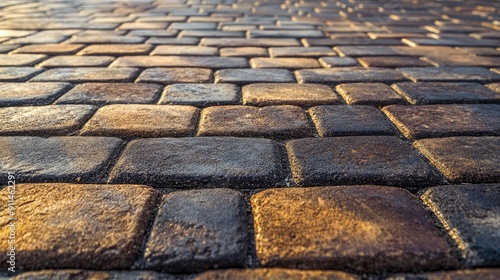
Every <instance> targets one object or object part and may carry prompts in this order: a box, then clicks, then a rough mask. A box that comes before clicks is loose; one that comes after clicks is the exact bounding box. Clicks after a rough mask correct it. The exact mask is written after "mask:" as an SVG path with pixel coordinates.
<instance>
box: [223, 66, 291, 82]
mask: <svg viewBox="0 0 500 280" xmlns="http://www.w3.org/2000/svg"><path fill="white" fill-rule="evenodd" d="M215 82H216V83H233V84H251V83H293V82H295V78H294V77H293V75H292V73H291V72H290V71H288V70H285V69H224V70H219V71H217V72H215Z"/></svg>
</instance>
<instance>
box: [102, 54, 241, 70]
mask: <svg viewBox="0 0 500 280" xmlns="http://www.w3.org/2000/svg"><path fill="white" fill-rule="evenodd" d="M111 67H142V68H147V67H203V68H212V69H220V68H244V67H248V61H247V60H246V59H245V58H243V57H217V56H123V57H119V58H117V59H116V60H115V61H114V62H113V63H112V64H111Z"/></svg>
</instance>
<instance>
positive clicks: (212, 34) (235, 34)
mask: <svg viewBox="0 0 500 280" xmlns="http://www.w3.org/2000/svg"><path fill="white" fill-rule="evenodd" d="M179 37H180V38H182V37H203V38H244V37H245V33H244V32H241V31H224V30H184V31H181V32H180V33H179Z"/></svg>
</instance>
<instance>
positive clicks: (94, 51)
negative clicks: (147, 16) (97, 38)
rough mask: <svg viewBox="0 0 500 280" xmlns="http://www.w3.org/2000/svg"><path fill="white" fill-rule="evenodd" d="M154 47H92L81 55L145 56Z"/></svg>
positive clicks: (137, 45)
mask: <svg viewBox="0 0 500 280" xmlns="http://www.w3.org/2000/svg"><path fill="white" fill-rule="evenodd" d="M152 48H153V46H151V45H149V44H131V45H127V44H116V45H112V44H107V45H90V46H88V47H86V48H85V49H83V50H82V51H80V52H79V53H78V54H79V55H115V56H120V55H144V54H148V53H149V52H150V51H151V49H152Z"/></svg>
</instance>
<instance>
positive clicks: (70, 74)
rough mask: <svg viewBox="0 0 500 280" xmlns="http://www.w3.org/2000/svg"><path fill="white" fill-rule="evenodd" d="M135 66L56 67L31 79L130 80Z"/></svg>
mask: <svg viewBox="0 0 500 280" xmlns="http://www.w3.org/2000/svg"><path fill="white" fill-rule="evenodd" d="M137 72H138V70H137V69H135V68H114V69H113V68H104V67H74V68H54V69H49V70H47V71H45V72H43V73H42V74H40V75H38V76H36V77H34V78H33V79H31V81H33V82H74V83H83V82H129V81H131V80H132V78H133V77H134V76H135V75H136V74H137ZM0 77H1V76H0Z"/></svg>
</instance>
